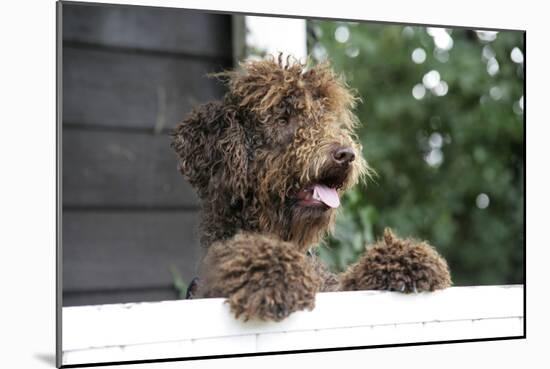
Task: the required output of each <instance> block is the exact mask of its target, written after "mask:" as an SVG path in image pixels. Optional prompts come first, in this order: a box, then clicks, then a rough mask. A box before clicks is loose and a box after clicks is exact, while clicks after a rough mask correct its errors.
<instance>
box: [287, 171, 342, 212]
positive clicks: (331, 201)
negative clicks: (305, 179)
mask: <svg viewBox="0 0 550 369" xmlns="http://www.w3.org/2000/svg"><path fill="white" fill-rule="evenodd" d="M342 183H343V181H342V179H341V178H338V177H335V178H327V179H324V180H323V181H320V182H319V183H314V184H311V185H309V186H306V187H304V188H302V189H300V190H299V191H298V192H297V193H296V194H295V198H296V201H297V204H298V205H300V206H306V207H323V208H325V209H328V208H337V207H339V206H340V195H339V194H338V190H339V189H340V188H341V187H342Z"/></svg>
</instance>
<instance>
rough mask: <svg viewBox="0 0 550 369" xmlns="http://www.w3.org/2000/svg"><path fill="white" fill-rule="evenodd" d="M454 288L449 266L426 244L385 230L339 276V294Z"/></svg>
mask: <svg viewBox="0 0 550 369" xmlns="http://www.w3.org/2000/svg"><path fill="white" fill-rule="evenodd" d="M450 285H451V276H450V273H449V269H448V267H447V263H446V261H445V259H443V258H442V257H441V256H440V255H439V254H438V253H437V251H435V249H434V248H433V247H431V246H430V245H428V244H427V243H425V242H417V241H414V240H402V239H399V238H397V237H396V236H394V235H393V233H392V232H391V231H390V230H389V229H386V230H385V231H384V239H383V240H382V241H380V242H378V243H376V244H375V245H372V246H370V247H369V248H367V251H366V252H365V254H364V255H363V256H362V257H361V258H360V259H359V261H358V262H357V263H356V264H354V265H352V266H350V267H349V268H348V270H346V271H345V272H344V273H342V275H341V276H340V286H339V287H340V288H339V289H340V290H343V291H353V290H390V291H400V292H405V293H410V292H415V293H416V292H422V291H434V290H438V289H443V288H447V287H449V286H450Z"/></svg>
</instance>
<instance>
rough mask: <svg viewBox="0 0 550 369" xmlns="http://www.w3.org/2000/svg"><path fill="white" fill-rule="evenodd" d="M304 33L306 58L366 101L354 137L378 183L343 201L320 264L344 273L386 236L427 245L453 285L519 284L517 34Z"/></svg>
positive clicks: (319, 26) (333, 27)
mask: <svg viewBox="0 0 550 369" xmlns="http://www.w3.org/2000/svg"><path fill="white" fill-rule="evenodd" d="M308 28H309V32H308V34H309V38H308V43H309V45H308V46H309V50H311V51H312V55H313V57H314V58H315V59H317V60H323V59H326V58H328V59H329V60H330V61H331V62H332V64H333V66H334V68H335V69H336V70H337V71H339V72H341V73H343V74H344V76H345V77H346V80H347V81H348V83H349V85H350V86H351V87H353V88H355V89H357V92H358V94H359V96H361V98H362V100H363V102H362V103H361V104H360V105H359V106H358V108H357V115H358V116H359V118H360V120H361V122H362V123H363V124H362V125H361V127H360V129H359V131H358V134H359V137H360V139H361V141H362V144H363V150H364V156H365V157H366V158H367V161H368V162H369V164H370V166H371V167H372V168H373V169H374V170H375V171H376V173H377V175H376V176H375V178H374V180H370V181H368V183H366V184H362V185H359V186H356V187H355V188H354V189H353V190H351V191H350V192H349V193H347V194H346V195H345V196H344V198H343V199H342V203H343V207H342V209H341V210H340V211H341V213H340V215H339V217H338V218H337V224H336V227H335V231H334V234H333V236H332V237H331V238H330V239H329V240H328V241H327V242H326V244H325V245H323V247H321V248H320V249H319V253H320V255H321V257H322V258H323V259H325V260H326V261H327V262H328V263H329V265H330V266H331V267H332V268H333V269H334V270H343V269H345V267H346V266H347V265H348V264H350V263H352V262H354V261H355V260H356V259H357V257H358V256H359V255H360V254H361V253H362V252H363V250H364V246H365V243H371V242H373V241H374V240H375V239H377V238H379V237H380V236H381V233H382V231H383V229H384V227H391V228H393V229H394V230H395V231H396V232H397V233H398V234H399V235H400V236H404V237H407V236H413V237H415V238H420V239H426V240H428V241H430V242H431V243H432V244H433V245H435V246H436V247H437V249H438V250H439V251H440V252H441V253H442V254H443V255H444V256H445V257H446V258H447V260H448V262H449V264H450V267H451V270H452V274H453V280H454V282H455V284H456V285H472V284H505V283H522V282H523V257H524V255H523V242H524V233H523V230H524V221H523V212H524V186H523V178H524V164H523V163H524V121H523V76H524V73H523V62H522V60H521V59H522V58H523V57H522V55H523V54H522V53H521V52H522V51H523V49H524V46H523V34H522V33H520V32H512V31H505V32H498V33H494V32H479V33H478V32H475V31H470V30H463V29H453V30H444V29H430V28H428V29H427V28H424V27H410V26H406V27H403V26H394V25H381V24H370V23H351V22H327V21H309V22H308ZM442 32H444V33H445V34H443V33H442ZM449 39H450V41H449ZM515 48H517V50H515V51H514V53H515V60H512V58H511V55H512V51H513V50H514V49H515ZM419 49H421V50H419ZM415 50H417V51H416V52H415ZM518 50H519V51H521V52H520V53H518ZM413 52H415V55H416V62H415V61H413V58H412V55H413ZM518 55H521V58H519V57H518ZM422 56H424V58H422ZM420 61H422V62H420ZM430 71H436V72H437V73H431V74H429V75H428V73H429V72H430ZM434 84H435V86H434ZM415 86H416V87H415ZM413 88H414V89H415V92H416V97H414V96H413Z"/></svg>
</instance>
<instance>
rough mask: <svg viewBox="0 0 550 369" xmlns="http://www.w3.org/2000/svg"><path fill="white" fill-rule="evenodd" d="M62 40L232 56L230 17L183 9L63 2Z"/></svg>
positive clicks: (214, 55)
mask: <svg viewBox="0 0 550 369" xmlns="http://www.w3.org/2000/svg"><path fill="white" fill-rule="evenodd" d="M63 40H64V41H71V42H85V43H92V44H100V45H105V46H113V47H122V48H130V49H146V50H155V51H169V52H179V53H184V54H191V55H198V56H209V57H222V58H226V59H230V58H231V55H232V54H231V16H230V15H224V14H209V13H206V12H199V11H192V10H186V9H169V8H147V7H140V6H101V5H85V4H65V5H64V6H63Z"/></svg>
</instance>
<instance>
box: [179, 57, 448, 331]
mask: <svg viewBox="0 0 550 369" xmlns="http://www.w3.org/2000/svg"><path fill="white" fill-rule="evenodd" d="M218 76H220V75H218ZM221 77H222V78H225V79H226V80H227V84H228V92H227V94H226V95H225V97H224V99H223V101H218V102H211V103H207V104H205V105H202V106H199V107H198V108H196V109H195V110H194V111H193V112H192V113H191V114H190V116H189V117H187V119H185V120H184V121H183V122H182V123H180V124H179V125H178V126H177V127H176V128H175V130H174V132H173V133H172V135H173V142H172V147H173V148H174V150H175V151H176V152H177V154H178V156H179V158H180V170H181V172H182V173H183V175H184V176H185V178H186V179H187V180H188V181H189V182H190V183H191V184H192V185H193V186H194V188H195V189H196V190H197V192H198V195H199V197H200V199H201V202H202V209H203V212H202V217H203V218H202V236H201V243H202V244H203V246H205V247H207V251H206V255H205V257H204V260H203V261H202V268H201V275H200V281H199V282H198V283H197V285H195V287H196V290H195V291H193V292H194V297H227V298H228V302H229V305H230V307H231V310H232V311H233V312H234V313H235V315H236V316H237V317H239V316H243V317H244V319H251V318H258V319H262V320H275V321H279V320H281V319H283V318H285V317H286V316H288V315H289V314H290V313H292V312H294V311H298V310H303V309H312V308H313V307H314V303H315V293H316V292H321V291H347V290H366V289H380V290H396V291H402V292H416V291H433V290H436V289H441V288H445V287H448V286H450V284H451V280H450V275H449V271H448V268H447V264H446V262H445V260H444V259H443V258H442V257H441V256H439V255H438V254H437V252H436V251H435V250H434V249H433V248H432V247H431V246H429V245H428V244H427V243H423V242H416V241H414V240H401V239H398V238H396V237H395V236H394V235H393V234H392V233H391V231H389V230H386V232H385V233H384V238H383V240H381V241H380V242H378V243H377V244H375V245H373V246H371V247H369V248H367V250H366V252H365V254H364V255H363V256H362V257H361V258H360V260H359V261H358V262H357V263H356V264H354V265H352V266H351V267H349V269H348V270H347V271H345V272H344V273H342V274H339V275H335V274H333V273H331V272H329V271H328V269H326V268H325V267H324V266H323V264H322V263H321V262H320V260H319V259H318V258H317V257H315V256H314V255H311V252H308V251H309V249H310V248H312V247H314V246H316V245H317V244H318V243H319V242H320V241H321V240H322V238H323V237H324V236H325V235H326V234H327V232H329V231H330V229H331V227H332V226H333V224H334V219H335V216H336V208H338V206H339V204H340V200H339V198H340V196H341V195H342V194H343V193H344V192H345V191H346V190H348V189H349V188H351V187H352V186H353V185H354V184H356V183H357V182H358V181H359V180H360V179H361V178H362V177H363V176H364V175H365V174H367V173H368V167H367V164H366V162H365V160H364V159H363V157H362V156H361V146H360V144H359V143H358V142H357V140H356V137H355V136H354V134H353V129H354V127H355V126H356V125H357V123H358V122H357V118H356V117H355V115H354V114H353V112H352V110H353V108H354V106H355V104H356V101H357V98H356V97H355V96H354V95H353V93H352V92H351V91H350V89H349V88H348V87H347V86H346V84H345V83H344V81H343V80H342V79H341V78H340V77H339V76H337V75H336V74H335V73H334V72H333V71H332V69H331V68H330V66H329V65H328V63H323V64H319V65H316V66H313V67H311V68H307V67H306V66H305V65H303V64H300V63H297V62H289V60H288V59H287V60H286V62H283V61H282V60H281V57H279V58H278V60H275V59H274V58H272V59H270V60H263V61H251V62H247V63H244V64H241V69H239V70H237V71H233V72H225V73H222V74H221Z"/></svg>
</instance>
